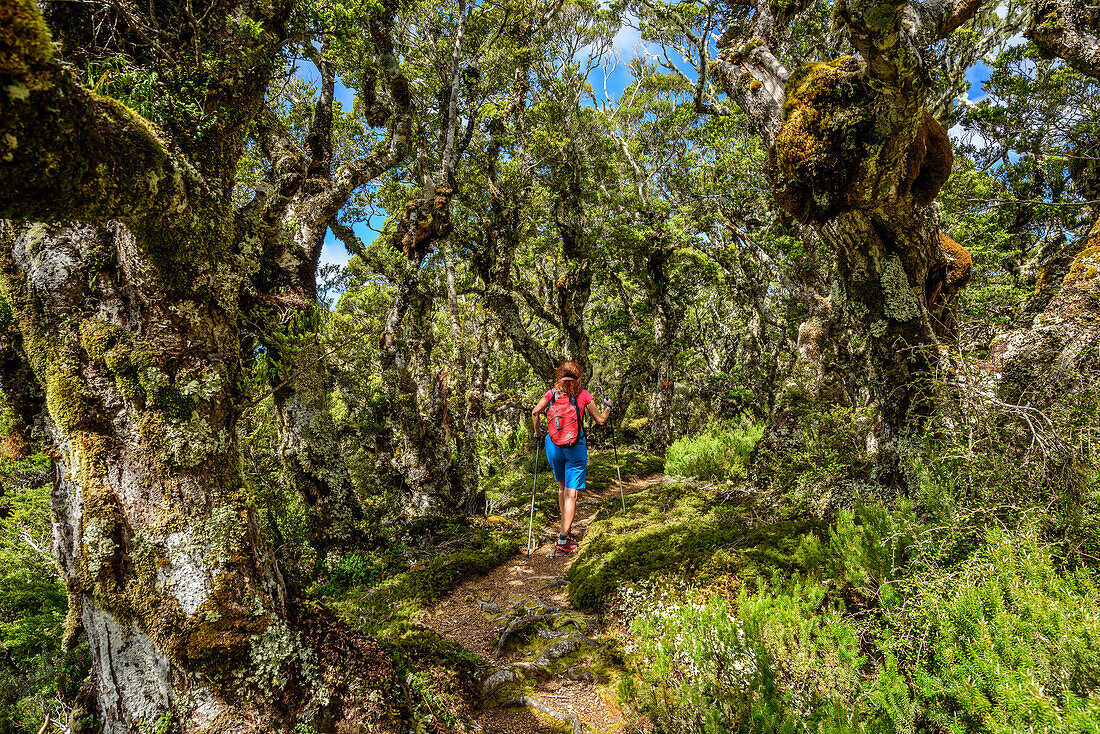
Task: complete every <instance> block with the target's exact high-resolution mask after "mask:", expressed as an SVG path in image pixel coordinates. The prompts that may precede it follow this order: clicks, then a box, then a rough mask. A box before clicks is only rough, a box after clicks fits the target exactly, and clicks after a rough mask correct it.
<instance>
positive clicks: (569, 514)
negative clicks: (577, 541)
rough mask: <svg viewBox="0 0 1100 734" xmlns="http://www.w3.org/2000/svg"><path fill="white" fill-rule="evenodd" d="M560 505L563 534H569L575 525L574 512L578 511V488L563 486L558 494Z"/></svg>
mask: <svg viewBox="0 0 1100 734" xmlns="http://www.w3.org/2000/svg"><path fill="white" fill-rule="evenodd" d="M558 506H559V507H560V508H561V534H562V535H569V529H570V528H571V527H573V513H575V512H576V511H577V490H576V489H574V488H573V487H565V486H563V487H562V489H561V492H560V493H559V494H558Z"/></svg>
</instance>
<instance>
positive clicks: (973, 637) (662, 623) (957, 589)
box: [570, 480, 1100, 733]
mask: <svg viewBox="0 0 1100 734" xmlns="http://www.w3.org/2000/svg"><path fill="white" fill-rule="evenodd" d="M944 491H946V490H944V488H943V487H940V488H939V489H938V491H937V492H936V493H935V494H938V495H942V494H943V493H944ZM735 497H741V498H742V499H741V500H739V501H734V500H733V498H735ZM941 499H942V497H941ZM983 518H984V519H989V516H988V515H986V514H984V513H976V512H974V510H973V508H962V507H959V506H955V507H953V509H948V510H945V509H944V508H943V506H940V507H939V508H938V509H934V508H931V507H930V506H928V505H926V504H923V503H922V501H921V500H919V499H918V500H912V501H910V500H904V499H902V500H898V501H897V502H896V503H895V504H893V505H892V506H884V505H881V504H874V503H868V504H861V505H856V506H855V507H854V508H852V509H849V510H843V511H841V512H839V513H838V515H837V516H836V517H835V518H834V519H832V520H831V521H829V522H821V521H810V520H806V521H798V520H785V521H779V522H768V521H767V520H766V519H765V520H764V521H760V520H759V519H758V514H757V512H756V511H755V510H754V508H753V503H752V501H751V496H750V495H748V494H746V493H743V492H740V491H739V490H738V488H736V487H730V486H728V485H726V486H723V485H703V486H700V485H699V484H698V483H692V482H686V481H679V480H677V481H673V482H671V483H667V484H663V485H657V486H653V487H650V488H649V489H647V490H645V491H642V492H639V493H637V494H635V495H633V496H632V497H631V500H630V502H629V504H628V514H627V515H626V516H625V517H622V516H611V517H608V518H606V519H604V520H601V521H599V522H597V523H595V525H594V526H593V529H592V532H591V533H590V534H589V536H588V538H586V540H585V542H584V543H583V544H582V547H581V554H580V556H579V557H578V559H577V562H576V563H575V565H574V566H573V570H572V573H571V579H572V581H573V583H572V586H571V588H570V595H571V598H572V599H573V601H574V603H575V604H576V605H578V606H579V607H582V608H604V609H607V610H608V611H609V613H611V614H612V615H613V616H616V617H618V618H619V619H620V620H621V621H623V622H624V623H625V624H626V625H627V626H628V628H629V634H628V635H627V636H626V637H625V638H624V647H625V648H629V649H632V650H633V651H634V652H633V653H632V654H631V655H629V656H628V659H627V662H626V667H627V670H628V674H627V675H625V676H624V677H623V678H622V679H621V681H620V683H619V686H618V690H619V695H620V698H621V700H622V701H623V702H624V703H627V704H629V705H630V706H631V707H632V708H633V709H635V710H636V711H641V712H643V713H644V714H645V715H646V716H647V717H648V719H649V720H650V721H651V722H653V723H654V724H656V725H657V727H658V730H659V731H663V732H685V733H686V732H725V731H757V732H775V731H837V732H839V731H874V732H898V731H910V732H911V731H935V732H949V731H950V732H1008V731H1022V730H1026V729H1027V727H1029V726H1041V728H1042V729H1043V730H1046V731H1067V732H1068V731H1096V730H1097V727H1100V695H1098V693H1097V691H1098V689H1100V614H1098V613H1097V609H1100V589H1098V588H1097V585H1096V580H1095V572H1094V571H1093V570H1089V568H1087V567H1086V566H1085V565H1084V564H1082V563H1081V559H1077V560H1076V561H1075V562H1072V563H1071V562H1068V560H1069V559H1068V558H1067V556H1066V551H1065V548H1064V547H1062V546H1058V545H1055V544H1052V543H1050V542H1049V541H1046V540H1044V532H1046V531H1045V530H1044V528H1045V527H1047V526H1048V525H1049V522H1048V520H1047V519H1046V518H1045V517H1044V516H1043V513H1042V512H1041V511H1039V510H1036V511H1034V512H1023V513H1020V514H1019V515H1018V516H1017V517H1016V520H1015V522H1014V523H1012V524H1009V525H1005V524H1001V523H997V522H993V523H988V524H987V523H985V522H983ZM620 629H622V628H621V627H620Z"/></svg>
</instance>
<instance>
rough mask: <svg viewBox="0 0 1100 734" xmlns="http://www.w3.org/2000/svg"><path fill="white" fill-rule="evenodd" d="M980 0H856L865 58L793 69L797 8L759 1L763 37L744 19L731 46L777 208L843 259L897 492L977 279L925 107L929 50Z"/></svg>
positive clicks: (846, 293)
mask: <svg viewBox="0 0 1100 734" xmlns="http://www.w3.org/2000/svg"><path fill="white" fill-rule="evenodd" d="M971 5H973V4H958V5H949V4H947V3H936V4H928V5H920V4H908V3H907V2H905V0H848V1H847V2H844V3H841V4H839V5H838V7H837V10H836V13H835V18H836V21H837V22H838V23H839V24H840V26H841V27H843V29H844V30H846V31H847V34H848V36H849V39H850V41H851V43H852V46H853V47H854V48H855V49H856V50H857V51H858V52H859V54H860V57H861V58H862V61H859V60H856V59H854V58H852V57H843V58H841V59H838V60H836V61H832V62H826V63H817V64H808V65H805V66H803V67H800V68H798V69H796V70H795V71H794V72H790V71H788V70H787V69H786V67H785V66H784V65H783V64H782V63H781V62H780V61H779V60H778V59H777V57H776V56H775V55H774V53H773V52H772V48H773V47H780V46H782V45H783V44H784V43H786V40H787V39H786V37H785V33H786V30H785V28H786V25H787V24H785V23H777V22H776V17H775V13H776V12H788V11H789V9H786V10H785V9H784V8H778V9H776V8H773V7H771V6H769V5H768V4H767V3H763V2H756V3H753V7H754V8H755V11H756V13H757V16H756V18H755V34H753V35H754V36H755V37H754V38H752V40H749V37H748V36H746V37H745V41H744V42H742V43H740V44H738V43H735V42H734V38H735V37H736V31H735V30H733V27H732V26H731V30H730V31H729V32H727V33H726V34H723V38H722V41H721V43H720V45H721V46H723V47H724V50H723V51H722V54H721V56H720V60H719V71H720V74H721V77H722V79H723V82H724V84H725V87H726V91H727V93H728V94H729V95H730V96H731V97H733V98H734V99H735V100H737V102H738V104H740V105H741V107H742V108H743V109H744V110H745V111H746V113H748V115H749V118H750V124H752V126H753V128H754V129H755V130H756V131H757V133H758V134H759V135H760V136H761V138H762V139H763V141H764V143H765V145H767V147H768V148H769V153H770V166H769V168H770V170H769V176H770V179H771V185H772V189H773V191H774V192H775V195H776V198H777V200H778V203H779V204H780V205H781V206H782V207H783V208H785V209H787V210H788V211H790V212H792V213H793V214H794V215H795V217H796V218H798V219H799V220H800V221H802V222H804V223H807V224H809V225H810V226H812V227H813V229H814V230H815V231H816V232H817V233H818V235H819V236H820V239H821V241H822V242H823V243H824V244H825V245H826V246H827V247H829V248H830V250H831V251H832V252H833V253H834V255H835V256H836V259H837V272H838V276H839V280H840V285H841V286H842V287H841V292H840V293H839V294H838V295H839V297H840V299H841V300H842V303H838V304H836V305H837V306H841V307H843V308H844V309H845V310H846V311H847V312H848V313H849V314H850V315H851V317H852V318H853V319H854V321H855V323H858V324H859V325H860V326H861V331H862V333H861V334H859V337H860V338H861V339H862V340H864V341H865V342H866V344H867V348H866V355H867V359H868V362H869V365H870V367H871V374H872V375H873V380H872V384H871V386H870V387H871V398H872V402H873V404H874V405H875V406H876V413H877V416H876V419H875V420H874V422H873V426H872V427H871V430H870V431H869V434H868V437H867V450H868V453H869V454H870V455H871V456H872V457H873V461H874V464H875V470H874V477H873V478H874V479H875V480H877V481H878V482H880V483H881V484H883V485H885V486H887V487H889V488H891V489H892V490H894V491H905V490H906V489H907V487H908V481H907V478H906V477H905V476H904V468H903V466H902V459H901V455H902V453H903V451H902V445H901V444H902V442H903V440H904V439H905V437H906V436H908V435H912V434H915V433H917V432H919V431H920V429H921V427H922V426H923V424H924V421H925V419H926V418H927V416H928V415H929V412H930V402H929V399H930V393H929V388H930V380H931V377H932V373H933V371H934V368H935V366H936V364H937V363H938V359H939V355H938V344H939V340H938V338H937V331H940V332H941V333H943V334H944V335H948V334H950V332H951V330H952V329H953V328H954V318H953V313H954V310H955V301H956V299H957V294H958V290H959V289H960V288H961V287H962V286H963V285H965V283H966V281H967V280H968V278H969V256H968V255H965V250H962V248H957V250H956V251H951V250H950V249H949V248H948V247H947V246H946V244H945V242H944V241H943V240H942V239H941V238H940V235H939V232H938V222H937V220H936V215H935V210H934V208H933V207H931V206H930V204H931V202H932V200H933V199H934V197H935V195H936V193H937V192H938V190H939V187H940V186H941V185H942V184H943V182H944V181H945V180H946V177H947V175H948V173H949V172H950V170H951V147H950V141H949V139H948V138H947V135H946V132H945V131H944V130H943V128H942V127H941V126H940V125H939V123H938V122H936V121H935V120H934V119H933V118H932V117H931V115H929V114H928V113H927V112H926V111H925V109H924V108H925V105H926V102H927V96H928V89H927V87H926V83H925V77H924V75H923V72H922V71H921V68H922V53H923V49H924V48H925V47H926V46H927V45H928V44H929V43H930V42H932V41H934V40H935V39H936V38H940V37H942V36H943V35H944V34H945V33H947V32H950V30H952V29H954V28H956V27H958V25H959V24H961V23H962V22H964V21H965V20H966V18H967V17H969V15H972V14H973V13H974V12H975V10H976V5H975V6H973V7H971ZM795 12H797V9H795ZM834 300H836V299H834ZM828 312H829V310H825V311H824V312H823V313H825V314H827V313H828ZM810 331H812V332H814V333H813V334H811V333H808V332H810ZM802 332H806V333H802ZM827 333H828V330H827V329H825V328H824V325H823V324H819V325H818V328H816V329H814V328H812V324H811V325H810V326H806V327H805V328H804V329H802V330H800V338H799V341H800V352H802V351H806V352H816V353H818V354H820V353H821V352H822V350H821V349H820V346H819V345H817V344H815V339H816V338H820V337H823V336H824V335H825V334H827ZM777 416H782V420H789V416H790V411H789V410H785V409H784V406H780V409H779V410H778V411H777Z"/></svg>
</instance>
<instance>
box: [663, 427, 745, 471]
mask: <svg viewBox="0 0 1100 734" xmlns="http://www.w3.org/2000/svg"><path fill="white" fill-rule="evenodd" d="M762 435H764V425H763V424H762V423H760V424H753V423H750V422H749V421H748V420H747V419H744V418H743V419H742V420H741V421H740V422H739V423H736V424H711V425H710V426H708V427H707V429H706V430H705V431H703V432H702V433H700V434H697V435H695V436H690V437H686V438H681V439H679V440H677V441H675V442H673V443H672V445H671V446H669V447H668V449H667V451H666V452H665V471H667V472H668V473H669V474H675V475H678V476H684V477H696V478H698V479H719V480H739V479H744V478H745V476H746V468H747V466H748V458H749V454H750V453H751V452H752V449H753V447H754V446H755V445H756V442H757V441H759V440H760V437H761V436H762Z"/></svg>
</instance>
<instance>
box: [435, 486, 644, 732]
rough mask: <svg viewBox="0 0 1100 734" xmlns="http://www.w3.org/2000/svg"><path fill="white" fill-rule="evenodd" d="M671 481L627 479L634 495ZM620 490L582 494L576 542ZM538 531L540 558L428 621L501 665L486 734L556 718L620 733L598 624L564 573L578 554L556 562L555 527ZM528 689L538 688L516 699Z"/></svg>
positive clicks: (488, 580)
mask: <svg viewBox="0 0 1100 734" xmlns="http://www.w3.org/2000/svg"><path fill="white" fill-rule="evenodd" d="M663 480H664V475H663V474H654V475H651V476H648V477H644V478H640V479H634V480H632V481H629V482H623V488H624V491H625V492H626V493H627V494H632V493H634V492H637V491H640V490H642V489H644V488H646V487H649V486H652V485H653V484H656V483H659V482H661V481H663ZM618 493H619V486H618V483H617V482H614V481H612V482H610V483H609V486H608V487H607V488H606V489H605V490H604V491H602V492H600V493H597V494H590V495H583V494H582V496H581V498H580V501H579V502H578V505H577V513H576V517H575V519H574V521H573V531H572V533H573V536H574V537H577V538H583V536H584V534H585V533H587V532H588V527H589V525H590V524H591V523H592V522H594V521H595V520H596V519H598V515H599V514H600V512H601V510H600V507H599V505H600V503H601V502H602V501H603V500H605V499H607V498H609V497H612V496H613V495H617V494H618ZM617 511H618V510H617ZM554 519H555V520H556V519H557V518H556V517H555V518H554ZM535 534H536V535H535V537H536V541H538V542H539V547H538V550H537V551H536V552H535V553H533V554H532V555H531V556H528V555H526V551H525V550H524V551H522V552H521V554H519V555H516V556H513V557H512V558H511V559H509V560H508V561H507V562H505V563H504V564H503V565H501V566H499V567H497V568H496V570H494V571H492V572H491V573H489V574H487V575H485V576H481V577H478V578H475V579H470V580H469V581H466V582H465V583H463V584H462V585H461V586H459V587H458V588H456V589H455V590H454V591H453V592H451V594H450V595H449V596H448V597H447V598H445V599H443V600H442V601H441V602H439V603H438V604H436V605H435V606H434V607H432V608H431V609H428V610H426V611H425V612H424V614H423V615H422V616H421V617H420V622H421V623H422V624H425V625H427V626H428V627H431V628H432V629H433V630H435V631H436V632H438V633H439V634H441V635H443V636H445V637H448V638H450V639H452V640H454V641H456V642H458V643H459V644H460V645H462V646H463V647H465V648H466V649H467V650H470V651H472V652H475V653H477V654H478V655H481V656H482V657H484V658H486V659H487V660H489V661H491V662H492V663H493V664H494V665H495V666H496V672H495V673H494V674H493V675H492V676H490V677H489V679H488V680H487V681H485V686H484V687H483V693H484V695H485V700H486V704H487V707H486V708H485V710H484V711H482V712H481V713H480V715H479V718H478V723H479V724H480V726H481V727H482V731H483V732H484V733H485V734H530V733H532V732H550V731H560V726H561V724H560V723H559V724H557V725H555V724H554V723H553V719H554V718H558V719H560V720H561V721H567V722H570V723H571V724H572V727H573V730H574V732H575V734H581V731H588V732H595V733H598V734H614V733H615V732H619V731H620V730H621V729H622V724H623V721H622V716H621V714H620V712H619V708H618V705H617V704H616V703H615V699H614V693H613V692H611V691H604V690H600V683H601V681H600V680H599V678H598V676H599V671H598V669H597V670H596V671H593V670H591V667H592V663H594V662H596V660H595V659H594V658H595V656H598V655H599V654H600V653H599V637H600V633H601V629H600V626H599V621H598V620H597V619H596V618H595V617H592V616H589V615H585V614H582V613H581V612H579V611H577V610H575V609H573V608H572V607H571V606H570V605H569V596H568V594H567V593H566V591H567V588H568V585H569V582H568V580H567V579H566V578H565V574H566V573H568V571H569V568H570V567H571V566H572V565H573V561H574V559H575V558H576V554H573V555H570V556H565V557H563V558H554V557H553V550H554V541H555V539H556V538H557V526H556V525H555V526H554V527H549V526H544V527H542V528H537V527H536V528H535ZM502 637H503V638H504V639H503V642H502ZM596 667H597V668H598V666H596ZM604 682H605V681H604ZM524 683H527V684H529V685H531V686H533V689H534V690H530V691H528V692H527V693H526V694H525V695H511V694H510V693H508V691H509V690H511V691H512V692H513V693H515V690H514V689H515V688H516V687H517V686H519V685H521V684H524ZM536 710H537V711H540V712H541V713H539V714H536V713H535V711H536ZM555 726H556V727H558V728H555Z"/></svg>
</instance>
